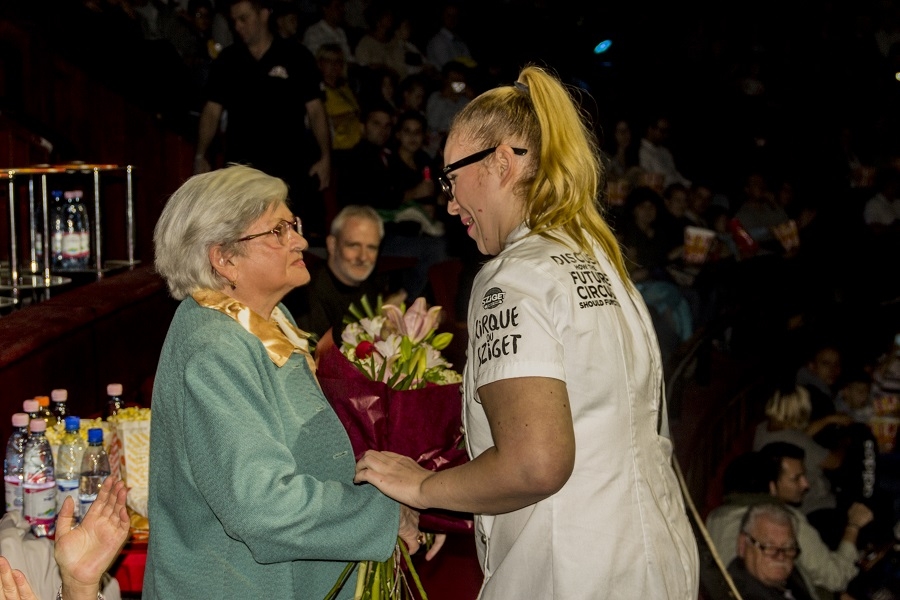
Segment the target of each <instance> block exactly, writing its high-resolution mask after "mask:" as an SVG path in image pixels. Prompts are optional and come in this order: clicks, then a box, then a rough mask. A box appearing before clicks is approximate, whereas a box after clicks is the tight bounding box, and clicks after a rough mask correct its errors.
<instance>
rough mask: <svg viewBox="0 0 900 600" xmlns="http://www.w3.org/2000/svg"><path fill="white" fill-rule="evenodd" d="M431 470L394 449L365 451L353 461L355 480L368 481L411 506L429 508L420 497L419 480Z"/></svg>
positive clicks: (420, 483)
mask: <svg viewBox="0 0 900 600" xmlns="http://www.w3.org/2000/svg"><path fill="white" fill-rule="evenodd" d="M433 475H434V472H433V471H429V470H428V469H425V468H424V467H421V466H419V465H418V464H417V463H416V461H414V460H413V459H411V458H409V457H408V456H403V455H402V454H397V453H395V452H379V451H377V450H367V451H366V453H365V454H363V456H362V458H360V459H359V461H358V462H357V463H356V477H354V479H353V480H354V481H355V482H356V483H362V482H366V483H371V484H372V485H374V486H375V487H377V488H378V489H379V490H381V492H382V493H383V494H385V495H386V496H390V497H391V498H393V499H394V500H396V501H397V502H400V503H402V504H406V505H407V506H410V507H412V508H416V509H419V510H421V509H423V508H428V506H426V505H425V503H423V502H422V500H421V498H420V494H421V490H422V483H423V482H424V481H425V480H426V479H428V478H429V477H431V476H433Z"/></svg>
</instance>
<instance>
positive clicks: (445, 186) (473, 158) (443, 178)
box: [437, 146, 528, 198]
mask: <svg viewBox="0 0 900 600" xmlns="http://www.w3.org/2000/svg"><path fill="white" fill-rule="evenodd" d="M497 148H499V146H494V147H493V148H485V149H484V150H479V151H478V152H476V153H475V154H470V155H468V156H466V157H465V158H461V159H459V160H458V161H456V162H453V163H450V164H449V165H447V166H446V167H444V168H443V169H441V172H440V173H439V174H438V177H437V180H438V183H440V184H441V189H442V190H444V193H445V194H447V196H448V197H450V198H453V184H452V183H450V179H448V178H447V175H449V174H450V173H452V172H453V171H455V170H457V169H461V168H463V167H465V166H467V165H471V164H474V163H477V162H478V161H480V160H484V159H485V158H487V157H488V156H490V155H491V154H493V153H494V152H495V151H496V150H497ZM512 151H513V153H514V154H516V155H517V156H525V154H527V153H528V149H527V148H513V149H512Z"/></svg>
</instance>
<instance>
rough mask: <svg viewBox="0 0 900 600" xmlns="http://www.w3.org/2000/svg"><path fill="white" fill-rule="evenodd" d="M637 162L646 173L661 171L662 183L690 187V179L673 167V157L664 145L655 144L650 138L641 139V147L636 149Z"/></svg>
mask: <svg viewBox="0 0 900 600" xmlns="http://www.w3.org/2000/svg"><path fill="white" fill-rule="evenodd" d="M638 163H639V164H640V167H641V168H642V169H643V170H645V171H647V172H648V173H662V174H663V176H665V182H664V183H663V185H665V186H668V185H669V184H672V183H680V184H682V185H685V186H687V187H691V180H690V179H688V178H686V177H685V176H684V175H682V174H681V173H679V172H678V169H677V168H676V167H675V158H674V157H673V156H672V153H671V152H669V149H668V148H666V147H665V146H656V145H654V144H653V143H652V142H650V140H648V139H646V138H643V139H641V147H640V148H639V149H638Z"/></svg>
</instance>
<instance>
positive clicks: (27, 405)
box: [22, 398, 41, 413]
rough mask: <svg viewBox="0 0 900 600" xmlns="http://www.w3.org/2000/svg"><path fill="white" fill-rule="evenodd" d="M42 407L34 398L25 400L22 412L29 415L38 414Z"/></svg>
mask: <svg viewBox="0 0 900 600" xmlns="http://www.w3.org/2000/svg"><path fill="white" fill-rule="evenodd" d="M40 407H41V405H40V404H38V401H37V400H35V399H34V398H32V399H31V400H25V401H24V402H22V410H24V411H25V412H27V413H33V412H37V411H38V409H39V408H40Z"/></svg>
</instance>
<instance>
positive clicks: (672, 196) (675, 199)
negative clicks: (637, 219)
mask: <svg viewBox="0 0 900 600" xmlns="http://www.w3.org/2000/svg"><path fill="white" fill-rule="evenodd" d="M662 199H663V204H662V208H663V210H662V211H660V214H659V216H658V217H657V222H658V229H659V234H660V236H661V238H662V241H663V246H664V247H665V249H666V255H667V257H668V258H669V260H674V259H676V258H678V257H680V256H681V255H682V254H683V247H684V228H685V227H687V226H688V225H692V222H691V221H690V219H688V218H687V205H688V189H687V188H686V187H684V185H682V184H681V183H671V184H669V185H668V186H666V189H665V190H663V194H662Z"/></svg>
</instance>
